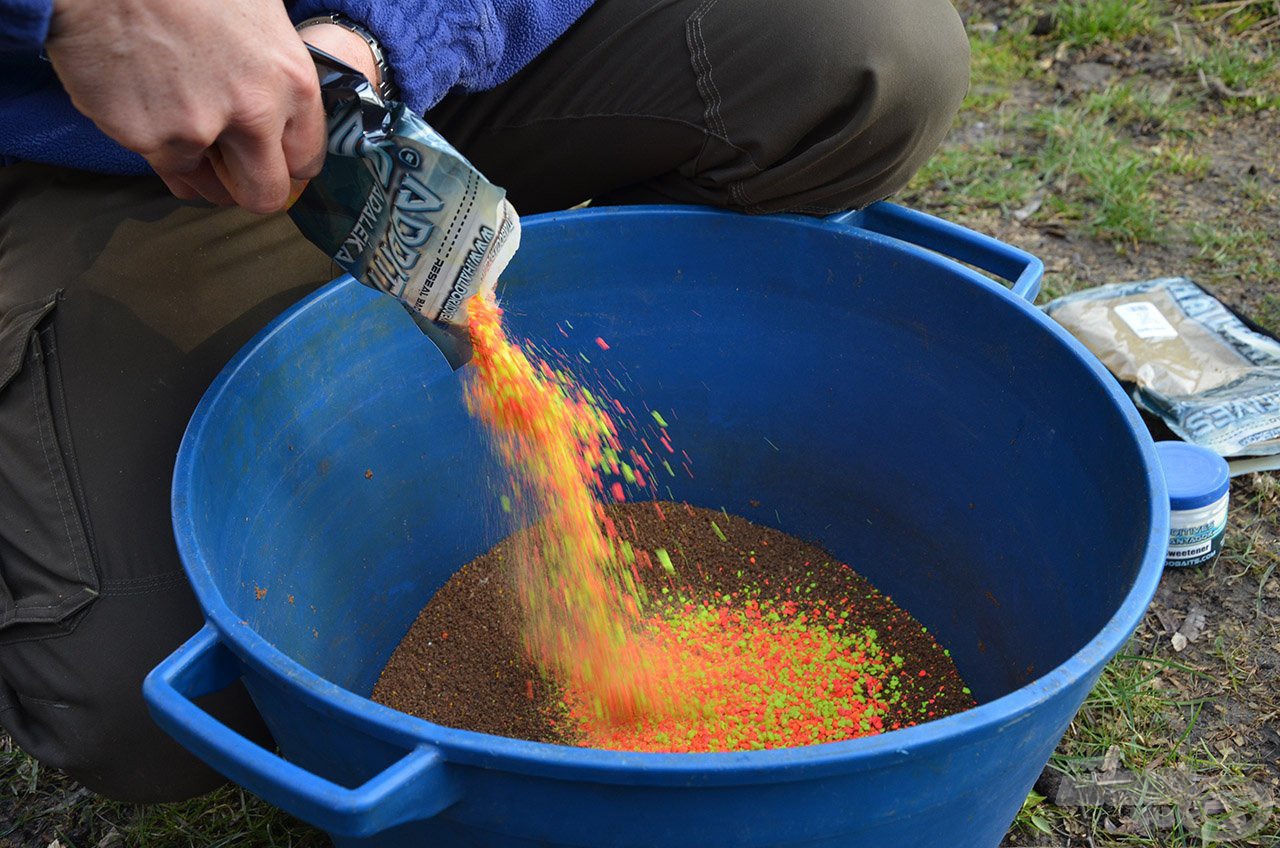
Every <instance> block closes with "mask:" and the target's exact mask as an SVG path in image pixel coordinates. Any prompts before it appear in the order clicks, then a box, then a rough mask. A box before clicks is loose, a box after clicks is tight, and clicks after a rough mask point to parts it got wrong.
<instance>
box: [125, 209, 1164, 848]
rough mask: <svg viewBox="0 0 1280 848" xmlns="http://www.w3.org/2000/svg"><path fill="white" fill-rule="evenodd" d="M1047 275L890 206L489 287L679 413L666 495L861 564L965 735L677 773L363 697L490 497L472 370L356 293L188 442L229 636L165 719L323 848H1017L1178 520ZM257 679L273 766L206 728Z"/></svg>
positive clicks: (732, 232)
mask: <svg viewBox="0 0 1280 848" xmlns="http://www.w3.org/2000/svg"><path fill="white" fill-rule="evenodd" d="M935 251H938V252H941V253H945V254H947V255H948V256H951V257H955V258H956V259H959V260H962V261H963V262H965V263H968V264H971V265H974V266H977V267H979V268H983V269H986V270H987V271H990V272H992V273H993V274H995V275H997V276H999V277H1002V278H1005V279H1007V280H1010V281H1014V282H1015V285H1014V290H1013V291H1012V292H1011V291H1009V290H1006V289H1005V288H1003V287H1002V286H1000V285H997V284H996V283H994V282H993V281H992V280H990V279H989V278H987V277H986V276H984V275H982V274H979V273H977V272H975V271H973V270H971V269H970V268H968V267H966V266H965V265H962V264H961V262H958V261H953V260H952V259H948V258H944V257H943V256H941V255H939V253H938V252H935ZM1039 277H1040V264H1039V262H1038V261H1037V260H1035V259H1034V258H1032V257H1030V256H1029V255H1027V254H1025V253H1022V252H1020V251H1017V250H1015V249H1013V248H1011V247H1008V246H1007V245H1003V244H1001V243H1000V242H997V241H995V240H993V239H990V238H986V237H983V236H978V235H977V234H974V233H972V232H970V231H968V230H964V229H962V228H959V227H956V226H954V225H951V224H947V223H944V222H942V221H940V220H938V219H935V218H930V217H928V216H925V215H921V214H919V213H914V212H909V211H906V210H903V209H900V208H898V207H894V206H890V205H887V204H880V205H877V206H874V207H872V208H871V209H869V210H867V211H864V212H861V213H851V214H847V215H842V216H837V217H834V218H830V219H827V220H818V219H809V218H801V217H790V216H775V217H748V216H740V215H735V214H729V213H725V212H719V211H713V210H706V209H693V208H644V207H636V208H623V209H598V210H588V211H584V212H573V213H565V214H555V215H547V216H540V217H536V218H532V219H530V220H528V221H527V222H526V230H525V243H524V247H523V248H522V249H521V251H520V253H519V255H518V256H517V258H516V261H515V263H514V264H513V266H512V267H511V269H510V271H508V273H507V274H506V275H505V278H504V279H505V291H504V295H505V299H506V300H505V302H506V306H507V309H508V315H509V319H510V321H511V324H512V326H513V327H514V328H515V331H516V332H517V333H518V334H520V335H523V336H528V337H533V338H539V339H545V340H547V341H548V342H549V343H552V344H554V345H555V346H556V347H559V348H561V349H562V350H564V351H566V352H567V353H568V355H569V356H570V357H574V358H576V357H577V355H578V354H579V353H581V354H583V356H584V357H586V358H588V359H590V360H591V362H590V365H587V364H586V363H584V364H583V368H584V370H587V371H590V370H592V369H595V370H596V371H599V372H600V373H603V372H604V371H605V370H606V369H607V370H608V371H610V372H612V373H613V374H614V375H616V376H619V378H620V379H622V380H623V381H625V383H626V385H627V386H628V388H629V389H630V394H629V395H628V396H627V399H628V400H630V401H632V402H633V403H635V404H637V405H639V404H641V403H647V404H648V405H650V406H651V407H654V408H658V409H661V410H664V411H665V410H670V412H671V414H670V415H666V414H665V412H664V415H665V417H666V418H667V420H668V421H669V424H670V430H671V432H672V435H673V437H674V438H675V439H676V440H677V441H678V442H679V444H680V447H681V448H683V449H685V450H687V451H688V453H689V454H690V455H691V456H692V457H693V460H694V468H695V470H696V476H695V477H693V478H692V479H690V478H688V477H681V478H679V479H677V480H672V481H671V486H672V494H673V496H674V497H675V498H678V499H683V500H687V501H689V502H690V503H693V504H695V505H700V506H706V507H712V508H719V507H722V506H723V507H724V508H726V509H728V510H729V511H730V512H734V513H738V514H740V515H744V516H747V517H749V518H752V519H754V520H756V521H759V522H762V523H764V524H770V525H774V526H777V527H779V528H781V529H783V530H786V531H788V532H790V533H793V534H796V535H798V536H801V537H803V538H806V539H809V540H812V541H815V542H818V543H820V544H821V545H823V546H825V547H826V548H827V549H828V550H830V551H831V552H832V553H833V554H835V555H836V556H837V557H840V558H841V559H843V560H845V561H847V562H849V563H851V564H852V565H853V566H854V567H855V568H856V569H858V570H859V571H861V572H862V573H864V574H865V575H867V576H868V577H869V578H870V579H871V580H872V581H873V582H874V583H876V584H877V585H878V586H880V587H881V588H882V589H884V590H885V591H887V592H889V593H890V594H892V595H893V597H894V598H895V600H897V601H898V602H899V603H901V604H902V605H903V606H905V607H906V609H908V610H909V611H911V612H912V613H913V614H915V615H916V616H917V617H918V618H919V619H920V620H921V621H922V622H923V623H924V624H926V625H927V626H928V627H929V629H930V631H931V632H933V633H935V634H936V635H937V637H938V639H939V640H940V641H941V642H942V644H944V645H946V646H948V647H949V648H950V649H951V653H952V656H953V657H954V658H955V661H956V664H957V665H958V667H959V669H960V671H961V673H962V674H963V675H964V677H965V678H966V679H967V680H968V681H969V683H970V686H971V687H972V690H973V692H974V694H975V696H976V697H977V698H978V699H979V702H980V704H981V705H980V706H979V707H977V708H976V709H973V710H971V711H969V712H966V713H963V714H960V715H956V716H952V717H949V718H945V719H942V720H940V721H935V722H931V723H928V724H924V725H921V726H918V727H913V728H909V729H906V730H900V731H895V732H891V733H887V734H884V735H881V736H877V737H873V738H866V739H859V740H853V741H849V742H841V743H834V744H827V745H818V746H812V747H806V748H794V749H787V750H777V751H762V752H753V753H742V754H697V755H673V754H630V753H619V752H608V751H596V750H585V749H577V748H569V747H561V746H553V745H545V744H539V743H532V742H524V741H517V740H512V739H505V738H499V737H495V736H488V735H484V734H476V733H470V732H465V731H460V730H453V729H449V728H445V727H441V726H438V725H435V724H431V723H428V722H426V721H422V720H420V719H416V718H412V717H410V716H407V715H404V714H401V713H398V712H395V711H393V710H390V709H387V708H385V707H382V706H380V705H378V704H375V703H373V702H372V701H370V700H368V699H367V697H366V696H367V695H368V693H369V692H370V691H371V689H372V687H373V684H374V682H375V680H376V679H377V677H378V674H379V672H380V670H381V668H382V666H383V664H384V663H385V662H386V660H387V659H388V657H389V656H390V654H391V652H392V650H393V649H394V648H395V646H396V644H397V643H398V642H399V640H400V639H401V638H402V637H403V635H404V633H405V632H406V630H407V629H408V627H409V625H410V623H411V622H412V621H413V619H414V617H415V616H416V615H417V613H418V611H419V609H420V608H421V607H422V606H423V604H424V603H425V602H426V601H427V600H428V598H429V597H430V596H431V594H432V593H433V592H434V591H435V590H436V589H437V588H438V587H439V586H441V585H442V584H443V583H444V582H445V580H447V579H448V578H449V576H450V575H451V574H452V573H453V572H454V571H455V570H456V569H458V568H459V567H460V566H461V565H463V564H464V563H466V562H467V561H468V560H470V559H471V558H472V557H474V556H476V555H477V554H479V553H481V552H483V551H484V550H486V549H487V548H489V547H490V546H491V545H492V544H493V543H494V542H496V541H497V538H496V537H497V535H498V534H500V533H501V532H502V531H501V530H500V529H499V528H501V527H502V523H501V522H500V521H497V520H495V516H494V514H493V513H492V512H488V511H486V510H487V509H488V505H490V504H492V503H493V496H492V490H491V489H490V487H489V485H488V483H489V479H490V477H491V476H493V475H496V474H498V473H499V472H498V471H497V469H495V468H494V467H493V466H492V465H491V464H490V462H489V461H488V460H487V459H485V458H484V457H485V452H484V449H483V443H482V439H481V437H480V434H479V433H478V432H477V431H476V429H475V427H474V425H473V424H472V423H471V421H470V420H469V419H468V417H467V415H466V412H465V410H464V407H463V403H462V400H461V396H460V391H459V382H458V378H457V376H456V375H454V374H453V373H451V372H450V370H449V369H448V367H447V366H446V365H445V363H444V361H443V359H442V358H441V357H439V356H438V355H437V354H436V353H435V352H434V351H433V349H432V348H431V345H430V343H429V342H428V341H426V340H425V339H424V338H423V337H422V335H421V333H420V332H419V331H418V330H417V329H416V328H415V327H414V325H413V324H412V322H410V321H409V320H408V318H407V317H406V316H405V315H404V314H403V312H402V310H401V308H400V307H399V306H398V305H397V304H396V303H394V302H393V301H392V300H390V299H389V298H384V297H381V296H380V295H377V294H375V293H374V292H372V291H370V290H368V289H365V288H363V287H361V286H359V285H357V284H355V283H353V282H352V281H351V280H350V279H342V280H338V281H337V282H335V283H334V284H332V285H330V286H329V287H327V288H325V289H324V290H322V291H320V292H319V293H318V294H316V295H314V296H313V297H311V298H309V299H307V300H306V301H304V302H302V303H300V304H298V305H297V306H296V307H294V308H293V309H291V310H290V311H289V312H288V313H286V314H285V315H283V316H282V317H281V318H280V319H279V320H278V321H276V322H275V323H274V324H273V325H272V326H271V327H269V328H268V329H266V330H265V331H263V333H262V334H261V335H260V336H259V337H258V338H257V339H256V340H255V341H253V342H252V343H251V344H250V345H249V346H248V347H247V348H246V349H245V350H244V351H243V352H242V353H241V354H240V355H239V356H238V357H237V358H236V359H235V361H234V362H232V363H231V364H230V365H229V366H228V367H227V368H226V370H225V371H224V373H223V374H222V375H221V376H220V377H219V379H218V380H217V382H216V383H215V384H214V385H213V386H212V388H211V389H210V390H209V392H208V394H207V395H206V396H205V398H204V400H203V402H202V403H201V404H200V407H199V409H198V410H197V412H196V414H195V416H194V418H193V419H192V422H191V425H190V428H189V430H188V432H187V435H186V438H185V440H184V442H183V444H182V449H181V452H180V454H179V457H178V464H177V475H176V479H175V481H174V500H173V507H174V518H175V526H176V531H177V539H178V545H179V549H180V551H181V554H182V557H183V560H184V562H185V564H186V568H187V570H188V573H189V574H190V577H191V581H192V583H193V584H194V586H195V589H196V592H197V594H198V596H199V598H200V602H201V603H202V605H203V607H204V610H205V613H206V615H207V617H208V625H207V626H206V627H205V628H204V629H203V630H202V631H201V632H200V633H199V634H198V635H197V636H195V637H194V638H193V639H192V640H191V641H190V642H189V643H188V644H187V645H185V646H184V647H183V648H181V649H180V650H179V651H177V652H176V653H175V654H174V655H173V656H171V657H170V658H169V659H168V660H166V661H165V662H164V663H163V664H162V665H161V666H160V667H159V668H157V669H156V671H155V672H154V673H153V674H152V675H151V676H150V677H149V678H148V680H147V684H146V696H147V699H148V701H149V703H150V705H151V708H152V710H153V712H154V715H155V717H156V720H157V721H158V722H160V723H161V725H162V726H164V727H165V728H166V729H167V730H168V731H169V732H170V733H172V734H173V735H174V736H175V737H176V738H177V739H179V740H180V741H181V742H182V743H183V744H185V745H186V746H187V747H188V748H190V749H191V750H193V751H194V752H196V753H197V754H199V755H200V756H201V757H203V758H204V759H206V760H207V761H208V762H209V763H211V764H212V765H213V766H215V767H216V768H218V769H220V770H221V771H222V772H223V773H225V774H226V775H228V776H229V777H231V778H233V779H234V780H236V781H237V782H239V783H241V784H243V785H244V786H246V787H248V788H249V789H251V790H252V791H254V792H256V793H257V794H259V795H261V796H262V797H263V798H265V799H267V800H268V801H270V802H272V803H274V804H277V805H278V806H280V807H282V808H284V809H285V810H288V811H289V812H291V813H293V814H295V815H297V816H298V817H300V818H302V819H304V820H306V821H309V822H311V823H313V824H315V825H317V826H319V827H321V828H323V829H325V830H326V831H328V832H330V833H331V834H332V835H333V837H334V840H335V842H336V843H337V844H338V845H340V846H357V845H359V846H365V845H368V846H373V845H376V846H380V848H387V846H414V848H417V846H422V845H440V846H461V845H486V846H499V845H500V846H516V845H520V846H534V845H538V846H547V845H565V846H596V845H609V846H637V848H641V847H643V848H651V846H664V848H678V847H679V846H697V848H706V846H781V845H796V846H798V845H804V846H836V845H840V846H848V845H864V844H865V845H903V846H931V845H937V846H947V848H962V846H994V845H996V844H997V843H998V842H999V840H1000V838H1001V836H1002V834H1003V833H1004V832H1005V830H1006V828H1007V826H1008V825H1009V822H1010V821H1011V820H1012V819H1013V817H1014V815H1015V813H1016V812H1017V810H1018V808H1019V805H1020V804H1021V803H1022V801H1023V798H1024V797H1025V795H1026V793H1027V790H1028V789H1029V788H1030V787H1031V785H1032V783H1033V781H1034V780H1035V778H1036V776H1037V774H1038V773H1039V772H1040V770H1041V768H1042V767H1043V765H1044V764H1045V762H1046V761H1047V759H1048V757H1049V755H1050V753H1051V752H1052V750H1053V748H1054V746H1055V745H1056V743H1057V742H1058V740H1059V739H1060V737H1061V736H1062V734H1063V732H1064V731H1065V729H1066V727H1067V724H1068V722H1069V721H1070V719H1071V717H1072V716H1073V715H1074V713H1075V712H1076V710H1077V709H1078V708H1079V706H1080V703H1081V701H1082V700H1083V698H1084V697H1085V695H1086V693H1087V692H1088V691H1089V689H1090V687H1091V686H1092V685H1093V683H1094V682H1095V680H1096V679H1097V677H1098V674H1099V673H1100V671H1101V668H1102V666H1103V664H1104V663H1105V662H1106V660H1107V659H1108V658H1110V657H1111V656H1112V655H1113V654H1114V653H1115V652H1116V651H1117V650H1118V649H1119V648H1120V647H1121V646H1122V645H1123V643H1124V642H1125V640H1126V638H1127V637H1128V636H1129V634H1130V633H1131V632H1132V631H1133V629H1134V627H1135V626H1136V625H1137V623H1138V621H1139V619H1140V618H1141V616H1142V613H1143V610H1144V609H1145V608H1146V606H1147V603H1148V601H1149V600H1150V598H1151V595H1152V593H1153V592H1154V590H1155V587H1156V583H1157V580H1158V578H1159V576H1160V572H1161V568H1162V565H1163V562H1164V552H1165V544H1166V540H1167V538H1168V529H1169V528H1168V518H1167V515H1168V500H1167V496H1166V492H1165V486H1164V482H1163V478H1162V476H1161V474H1160V471H1159V469H1158V466H1157V461H1156V456H1155V452H1154V448H1153V446H1152V443H1151V441H1150V439H1149V438H1148V436H1147V435H1146V431H1145V430H1144V429H1143V426H1142V424H1141V422H1140V420H1139V418H1138V416H1137V415H1136V414H1135V412H1134V410H1133V408H1132V405H1131V404H1130V403H1129V401H1128V399H1127V398H1126V397H1125V395H1124V394H1123V393H1122V392H1121V391H1120V390H1119V388H1118V387H1117V386H1116V384H1115V383H1114V382H1113V380H1112V379H1111V377H1110V376H1108V375H1107V373H1106V372H1105V371H1104V370H1103V369H1102V367H1101V366H1100V365H1099V364H1098V363H1097V361H1096V360H1095V359H1094V358H1093V357H1092V356H1091V355H1090V354H1088V353H1087V352H1086V351H1085V350H1084V349H1083V348H1082V347H1080V346H1079V345H1078V344H1076V343H1075V342H1074V341H1073V340H1072V339H1071V338H1070V337H1068V336H1067V335H1066V334H1065V333H1064V332H1063V331H1062V330H1060V329H1059V328H1058V327H1057V326H1056V325H1055V324H1054V323H1053V322H1051V321H1049V320H1046V319H1045V318H1044V317H1042V316H1041V315H1040V313H1039V312H1038V311H1037V310H1036V309H1035V308H1033V307H1032V306H1031V305H1030V303H1029V302H1028V300H1029V299H1030V298H1032V297H1034V293H1035V289H1036V287H1037V285H1038V282H1039ZM557 324H559V326H560V328H562V329H564V330H565V332H566V333H567V334H568V336H567V337H565V336H564V335H562V334H561V333H560V332H559V331H558V329H557ZM570 325H572V330H570V329H569V326H570ZM597 337H602V338H604V339H605V340H607V342H608V344H609V346H610V349H609V350H608V351H603V350H601V348H600V347H598V346H597V345H596V343H595V339H596V338H597ZM579 361H580V360H579ZM641 408H643V407H641ZM369 472H372V474H371V475H370V473H369ZM757 502H758V505H756V504H757ZM494 509H495V511H496V504H495V505H494ZM236 678H243V679H244V681H245V683H246V684H247V685H248V687H249V690H250V692H251V693H252V694H253V697H254V699H255V700H256V702H257V704H258V706H259V707H260V709H261V711H262V713H263V716H264V717H265V718H266V720H267V723H268V724H269V725H270V727H271V729H272V731H273V732H274V734H275V737H276V739H277V741H278V743H279V746H280V751H281V752H282V754H283V757H284V758H287V759H284V758H281V757H279V756H277V755H275V754H273V753H270V752H267V751H266V750H264V749H261V748H259V747H256V746H255V745H253V744H252V743H250V742H248V741H247V740H245V739H243V738H241V737H239V736H237V735H236V734H234V733H233V732H232V731H231V730H229V729H227V728H226V727H224V726H222V725H220V724H219V723H218V722H217V721H215V720H214V719H213V718H211V717H210V716H209V715H207V714H206V713H204V712H203V711H202V710H200V709H199V708H198V707H197V706H196V705H195V704H194V703H193V701H192V699H193V698H196V697H198V696H200V695H202V694H204V693H206V692H210V691H213V690H216V689H218V688H220V687H223V686H225V685H227V684H228V683H229V682H230V681H232V680H234V679H236Z"/></svg>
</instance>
